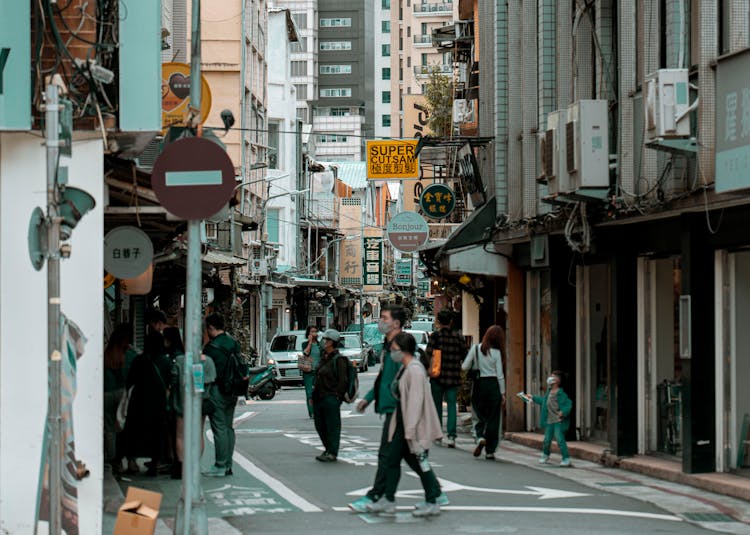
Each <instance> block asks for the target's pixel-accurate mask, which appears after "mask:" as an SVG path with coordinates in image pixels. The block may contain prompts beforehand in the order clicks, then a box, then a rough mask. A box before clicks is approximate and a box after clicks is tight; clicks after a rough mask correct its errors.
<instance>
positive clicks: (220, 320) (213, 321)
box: [206, 312, 224, 331]
mask: <svg viewBox="0 0 750 535" xmlns="http://www.w3.org/2000/svg"><path fill="white" fill-rule="evenodd" d="M206 327H213V328H214V329H216V330H217V331H223V330H224V317H223V316H222V315H221V314H219V313H218V312H212V313H211V314H209V315H208V316H206Z"/></svg>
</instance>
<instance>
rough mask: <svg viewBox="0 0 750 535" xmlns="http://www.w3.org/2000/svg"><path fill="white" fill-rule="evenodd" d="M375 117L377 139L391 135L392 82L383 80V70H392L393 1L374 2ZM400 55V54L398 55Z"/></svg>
mask: <svg viewBox="0 0 750 535" xmlns="http://www.w3.org/2000/svg"><path fill="white" fill-rule="evenodd" d="M373 3H374V11H375V13H374V15H375V16H374V17H373V18H372V21H373V32H374V41H375V42H374V46H373V60H374V61H373V66H374V68H373V81H374V86H375V91H374V95H373V96H374V104H373V111H374V113H373V115H374V121H375V137H390V135H391V123H392V120H391V81H390V80H389V79H384V78H383V76H382V75H383V69H387V70H388V72H390V69H391V46H392V45H391V33H390V29H391V0H373ZM396 55H398V54H396Z"/></svg>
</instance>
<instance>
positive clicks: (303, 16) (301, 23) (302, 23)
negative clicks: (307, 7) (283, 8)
mask: <svg viewBox="0 0 750 535" xmlns="http://www.w3.org/2000/svg"><path fill="white" fill-rule="evenodd" d="M292 18H293V19H294V23H295V24H296V25H297V27H298V28H299V29H304V28H307V13H292Z"/></svg>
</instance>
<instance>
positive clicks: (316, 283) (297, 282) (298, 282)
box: [289, 277, 331, 288]
mask: <svg viewBox="0 0 750 535" xmlns="http://www.w3.org/2000/svg"><path fill="white" fill-rule="evenodd" d="M289 280H290V281H291V282H292V284H293V285H294V286H306V287H308V288H329V287H330V286H331V282H330V281H327V280H321V279H307V278H305V277H291V278H290V279H289Z"/></svg>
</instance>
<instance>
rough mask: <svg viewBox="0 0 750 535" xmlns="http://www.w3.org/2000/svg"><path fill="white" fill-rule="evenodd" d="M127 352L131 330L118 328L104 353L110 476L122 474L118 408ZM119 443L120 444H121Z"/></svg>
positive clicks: (106, 432)
mask: <svg viewBox="0 0 750 535" xmlns="http://www.w3.org/2000/svg"><path fill="white" fill-rule="evenodd" d="M129 349H130V326H129V325H127V324H121V325H118V326H117V327H116V328H115V329H114V330H113V331H112V334H111V335H110V337H109V340H108V341H107V347H106V348H105V349H104V462H105V464H109V465H110V466H111V467H112V473H113V474H114V475H115V476H119V475H120V474H121V473H122V446H121V445H120V447H118V435H119V431H120V429H118V425H117V407H118V406H119V405H120V401H121V400H122V396H123V393H124V392H125V379H126V377H127V375H126V371H125V364H126V355H127V353H128V351H129ZM120 442H121V441H120Z"/></svg>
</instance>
